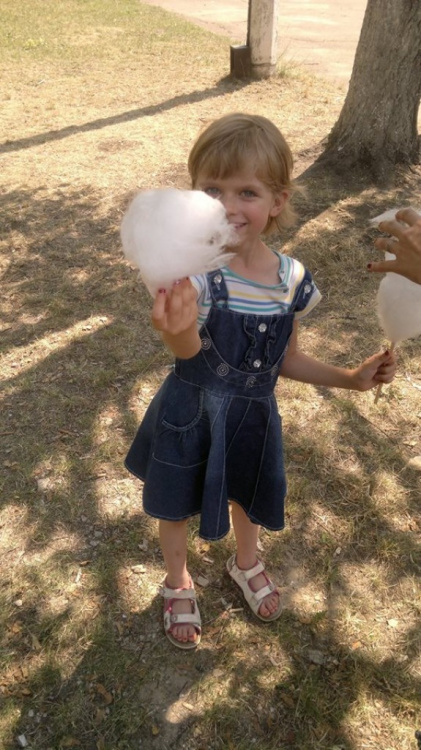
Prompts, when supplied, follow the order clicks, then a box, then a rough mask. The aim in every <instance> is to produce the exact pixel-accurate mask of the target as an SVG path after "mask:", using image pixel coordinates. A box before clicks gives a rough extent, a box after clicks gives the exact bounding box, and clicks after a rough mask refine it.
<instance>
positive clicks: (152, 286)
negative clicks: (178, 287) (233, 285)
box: [120, 188, 238, 296]
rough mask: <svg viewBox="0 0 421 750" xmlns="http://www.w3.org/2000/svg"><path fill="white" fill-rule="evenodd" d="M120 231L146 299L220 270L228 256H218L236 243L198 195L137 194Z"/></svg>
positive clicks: (217, 208)
mask: <svg viewBox="0 0 421 750" xmlns="http://www.w3.org/2000/svg"><path fill="white" fill-rule="evenodd" d="M120 231H121V240H122V244H123V250H124V254H125V256H126V258H127V259H128V260H129V261H130V262H131V263H133V265H135V266H136V267H137V268H138V269H139V271H140V275H141V277H142V279H143V281H144V283H145V285H146V287H147V288H148V290H149V292H150V293H151V295H152V296H155V294H156V292H157V291H158V289H169V288H170V287H171V286H172V284H173V283H174V282H175V281H177V280H178V279H182V278H184V277H186V276H192V275H194V274H199V273H207V272H208V271H213V270H215V269H216V268H219V267H220V266H222V265H226V264H227V263H228V262H229V261H230V260H231V258H232V257H233V254H232V253H226V252H224V250H225V248H226V247H229V246H233V245H235V243H236V242H237V241H238V238H237V235H236V232H235V230H234V228H233V227H232V225H230V224H229V223H228V220H227V217H226V213H225V209H224V207H223V205H222V203H220V201H218V200H215V199H214V198H211V197H210V196H209V195H207V194H206V193H203V192H202V191H199V190H177V189H175V188H164V189H162V190H149V191H147V192H144V193H139V194H138V195H137V196H136V197H135V198H134V200H133V201H132V203H131V204H130V206H129V208H128V210H127V212H126V214H125V215H124V217H123V221H122V224H121V230H120Z"/></svg>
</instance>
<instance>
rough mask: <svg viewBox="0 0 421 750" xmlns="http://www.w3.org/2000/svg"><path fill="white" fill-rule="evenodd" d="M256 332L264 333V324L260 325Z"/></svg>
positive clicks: (265, 327) (265, 326)
mask: <svg viewBox="0 0 421 750" xmlns="http://www.w3.org/2000/svg"><path fill="white" fill-rule="evenodd" d="M258 330H259V331H260V333H264V332H265V331H266V330H267V325H266V323H260V325H259V327H258Z"/></svg>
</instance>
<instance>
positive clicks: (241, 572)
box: [233, 560, 267, 581]
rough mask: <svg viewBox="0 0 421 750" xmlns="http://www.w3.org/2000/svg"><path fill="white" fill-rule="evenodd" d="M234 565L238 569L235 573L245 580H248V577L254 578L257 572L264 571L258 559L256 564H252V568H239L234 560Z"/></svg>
mask: <svg viewBox="0 0 421 750" xmlns="http://www.w3.org/2000/svg"><path fill="white" fill-rule="evenodd" d="M234 565H235V567H236V568H237V571H238V572H237V575H238V576H239V577H240V578H244V580H245V581H249V580H250V578H254V576H257V575H259V573H264V572H265V566H264V565H263V563H261V562H260V560H258V561H257V563H256V565H254V566H253V567H252V568H248V569H247V570H242V569H241V568H239V567H238V565H237V563H236V562H234ZM234 565H233V567H234ZM266 577H267V576H266Z"/></svg>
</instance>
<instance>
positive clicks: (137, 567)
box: [131, 565, 146, 574]
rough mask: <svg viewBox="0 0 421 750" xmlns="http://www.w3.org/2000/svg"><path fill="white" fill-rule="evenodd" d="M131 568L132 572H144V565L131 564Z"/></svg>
mask: <svg viewBox="0 0 421 750" xmlns="http://www.w3.org/2000/svg"><path fill="white" fill-rule="evenodd" d="M131 570H132V571H133V573H137V574H139V573H146V567H145V566H144V565H132V567H131Z"/></svg>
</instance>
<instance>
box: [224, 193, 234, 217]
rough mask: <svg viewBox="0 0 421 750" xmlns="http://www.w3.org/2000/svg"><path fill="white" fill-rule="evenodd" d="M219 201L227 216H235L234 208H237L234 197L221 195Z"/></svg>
mask: <svg viewBox="0 0 421 750" xmlns="http://www.w3.org/2000/svg"><path fill="white" fill-rule="evenodd" d="M220 201H221V203H222V205H223V207H224V208H225V211H226V213H227V216H230V215H231V214H235V212H236V206H237V201H236V197H235V195H222V196H221V197H220Z"/></svg>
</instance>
